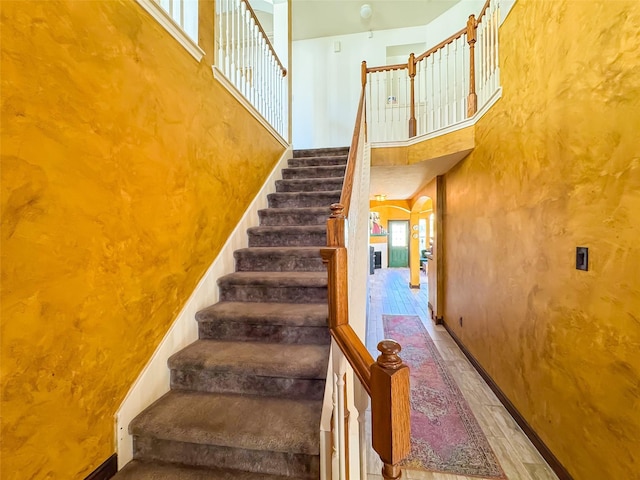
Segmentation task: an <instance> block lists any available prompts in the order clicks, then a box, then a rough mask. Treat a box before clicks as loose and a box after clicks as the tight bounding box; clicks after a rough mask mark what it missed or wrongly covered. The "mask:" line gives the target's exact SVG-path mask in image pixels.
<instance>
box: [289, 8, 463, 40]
mask: <svg viewBox="0 0 640 480" xmlns="http://www.w3.org/2000/svg"><path fill="white" fill-rule="evenodd" d="M291 1H292V4H291V9H292V30H293V32H292V37H293V40H304V39H308V38H317V37H329V36H333V35H346V34H350V33H360V32H368V31H369V30H373V31H376V30H388V29H392V28H402V27H413V26H419V25H426V24H427V23H429V22H430V21H432V20H433V19H435V18H436V17H438V16H439V15H441V14H442V13H444V11H445V10H447V9H449V8H451V7H452V6H453V5H455V4H456V3H458V2H459V1H460V0H291ZM364 4H368V5H370V6H371V9H372V12H373V14H372V15H371V17H370V18H369V19H362V18H361V17H360V7H361V6H362V5H364Z"/></svg>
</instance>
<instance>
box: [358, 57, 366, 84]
mask: <svg viewBox="0 0 640 480" xmlns="http://www.w3.org/2000/svg"><path fill="white" fill-rule="evenodd" d="M360 76H361V79H362V86H363V87H364V86H365V85H366V84H367V62H366V61H364V60H363V61H362V65H361V66H360Z"/></svg>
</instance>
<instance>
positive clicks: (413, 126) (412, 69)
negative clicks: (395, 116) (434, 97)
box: [407, 53, 417, 138]
mask: <svg viewBox="0 0 640 480" xmlns="http://www.w3.org/2000/svg"><path fill="white" fill-rule="evenodd" d="M407 67H408V69H409V88H410V98H409V109H410V115H409V138H413V137H415V136H416V132H417V122H416V92H415V85H414V83H415V77H416V57H415V55H414V54H413V53H412V54H411V55H409V63H408V64H407Z"/></svg>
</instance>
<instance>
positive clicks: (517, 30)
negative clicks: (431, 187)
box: [444, 0, 640, 480]
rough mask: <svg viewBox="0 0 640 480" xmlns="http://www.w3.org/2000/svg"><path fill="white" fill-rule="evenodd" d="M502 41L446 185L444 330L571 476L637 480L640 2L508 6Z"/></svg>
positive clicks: (525, 1) (528, 1)
mask: <svg viewBox="0 0 640 480" xmlns="http://www.w3.org/2000/svg"><path fill="white" fill-rule="evenodd" d="M501 38H502V41H501V44H500V56H501V69H502V70H501V74H502V85H503V88H504V90H503V97H502V99H501V100H500V101H499V102H498V103H497V104H496V105H495V106H494V107H493V109H492V110H491V111H490V112H489V113H488V114H487V115H486V116H485V117H484V118H483V119H482V120H481V121H480V122H479V123H478V124H477V129H476V144H477V147H476V149H475V150H474V152H473V153H472V154H471V155H470V156H469V157H468V158H467V159H466V160H465V161H463V162H462V163H461V164H459V165H458V166H457V167H456V168H455V169H454V170H452V171H451V172H450V173H449V174H447V175H446V203H447V207H446V208H447V211H446V216H445V235H446V238H445V244H446V261H445V269H446V286H447V288H446V297H445V312H444V314H445V321H446V322H447V323H448V325H449V326H450V327H451V328H453V330H454V331H455V333H456V335H457V336H459V337H460V338H461V339H462V341H463V343H464V344H466V346H467V347H468V348H469V350H470V351H471V353H472V354H473V355H474V356H475V357H476V358H477V359H478V360H479V361H480V363H481V364H482V365H483V366H484V368H485V369H486V370H487V371H488V373H489V374H490V375H491V376H492V377H493V379H494V380H495V381H496V382H497V384H498V385H499V386H500V387H501V389H502V390H503V391H504V392H505V393H506V395H507V396H508V397H509V399H510V400H511V401H512V402H513V403H514V404H515V406H516V407H517V408H518V410H519V411H520V412H521V413H522V414H523V415H524V417H525V419H526V420H527V421H528V422H529V423H530V424H531V425H532V426H533V428H534V429H535V430H536V431H537V432H538V433H539V435H540V436H541V437H542V439H543V440H544V442H545V443H546V444H547V445H548V446H549V447H550V448H551V450H552V451H553V452H554V454H555V455H556V456H557V457H558V459H559V460H560V461H561V462H562V463H563V464H564V465H565V467H566V468H567V469H568V470H569V472H570V473H571V474H572V475H573V476H574V478H576V479H580V480H591V479H593V480H601V479H623V478H624V479H638V478H640V473H639V472H640V453H639V452H640V450H639V446H640V268H639V263H638V259H639V258H640V55H639V54H638V53H639V50H638V48H639V47H638V45H640V2H638V1H595V0H594V1H558V0H553V1H550V0H544V1H542V0H536V1H533V0H519V1H518V2H517V3H516V5H515V7H514V9H513V11H512V12H511V14H510V16H509V17H508V18H507V20H506V22H505V24H504V25H503V27H502V29H501ZM578 246H584V247H588V248H589V271H587V272H584V271H578V270H576V268H575V255H576V247H578ZM460 317H463V319H464V321H463V326H460V325H459V318H460Z"/></svg>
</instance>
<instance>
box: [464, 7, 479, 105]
mask: <svg viewBox="0 0 640 480" xmlns="http://www.w3.org/2000/svg"><path fill="white" fill-rule="evenodd" d="M477 28H478V22H476V17H475V15H469V20H467V43H468V44H469V97H468V98H467V117H471V116H473V115H474V114H475V113H476V111H477V110H478V96H477V95H476V65H475V43H476V31H477Z"/></svg>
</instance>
